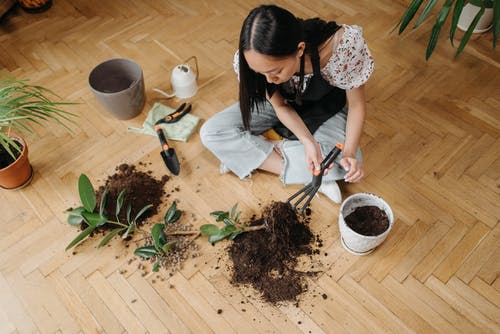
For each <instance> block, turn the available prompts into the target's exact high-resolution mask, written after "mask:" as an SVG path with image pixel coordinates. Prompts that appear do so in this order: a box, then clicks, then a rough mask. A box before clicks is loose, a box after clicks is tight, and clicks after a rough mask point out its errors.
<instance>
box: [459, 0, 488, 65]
mask: <svg viewBox="0 0 500 334" xmlns="http://www.w3.org/2000/svg"><path fill="white" fill-rule="evenodd" d="M483 14H484V7H481V9H480V10H479V12H477V14H476V16H474V20H472V22H471V24H470V26H469V28H468V29H467V31H466V32H465V35H464V37H462V40H461V41H460V45H459V46H458V49H457V52H456V53H455V57H457V56H458V55H459V54H460V53H461V52H462V51H463V49H464V48H465V45H466V44H467V42H468V41H469V38H470V36H471V35H472V32H473V31H474V29H476V26H477V23H478V22H479V19H480V18H481V16H482V15H483Z"/></svg>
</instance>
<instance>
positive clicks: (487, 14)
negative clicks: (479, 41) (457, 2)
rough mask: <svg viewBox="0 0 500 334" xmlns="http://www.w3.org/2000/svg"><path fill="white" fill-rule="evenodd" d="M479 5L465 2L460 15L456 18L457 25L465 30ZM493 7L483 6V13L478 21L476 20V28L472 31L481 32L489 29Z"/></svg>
mask: <svg viewBox="0 0 500 334" xmlns="http://www.w3.org/2000/svg"><path fill="white" fill-rule="evenodd" d="M480 9H481V7H478V6H476V5H473V4H470V3H468V4H466V5H465V6H464V9H463V10H462V13H461V14H460V17H459V18H458V23H457V27H458V28H459V29H460V30H462V31H467V29H468V28H469V26H470V24H471V23H472V20H474V17H475V16H476V14H477V13H478V12H479V10H480ZM492 23H493V8H485V10H484V14H483V15H482V16H481V18H480V19H479V21H478V22H477V25H476V28H475V29H474V30H473V31H472V32H474V33H482V32H486V31H488V30H490V29H491V27H492V26H493V24H492Z"/></svg>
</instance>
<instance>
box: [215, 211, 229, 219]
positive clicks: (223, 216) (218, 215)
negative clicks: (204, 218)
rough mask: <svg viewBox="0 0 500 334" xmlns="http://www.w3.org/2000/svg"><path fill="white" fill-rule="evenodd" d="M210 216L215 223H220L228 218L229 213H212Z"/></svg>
mask: <svg viewBox="0 0 500 334" xmlns="http://www.w3.org/2000/svg"><path fill="white" fill-rule="evenodd" d="M210 215H211V216H214V217H215V221H216V222H221V221H223V220H224V218H229V212H227V211H214V212H211V213H210Z"/></svg>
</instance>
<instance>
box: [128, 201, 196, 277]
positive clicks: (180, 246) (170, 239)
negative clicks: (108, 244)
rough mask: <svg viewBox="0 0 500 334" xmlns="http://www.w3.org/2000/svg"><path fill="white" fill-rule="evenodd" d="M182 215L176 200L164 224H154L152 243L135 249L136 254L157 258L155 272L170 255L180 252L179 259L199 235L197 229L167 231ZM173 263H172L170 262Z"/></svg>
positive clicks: (150, 239)
mask: <svg viewBox="0 0 500 334" xmlns="http://www.w3.org/2000/svg"><path fill="white" fill-rule="evenodd" d="M181 215H182V211H181V210H178V209H177V204H176V203H175V202H174V203H173V204H172V205H171V206H170V208H169V209H168V210H167V212H166V213H165V216H164V218H163V221H164V223H163V224H160V223H158V224H154V225H153V227H152V228H151V235H150V237H148V239H149V241H150V243H152V244H147V245H145V246H142V247H139V248H137V249H136V250H135V251H134V254H135V255H137V256H139V257H142V258H144V259H151V260H155V264H154V265H153V269H152V271H153V272H157V271H158V270H159V269H160V267H161V266H162V263H163V264H166V263H168V261H169V260H170V259H169V256H170V255H175V254H174V253H176V252H177V253H178V255H179V256H177V260H179V258H180V256H181V255H180V254H181V253H183V251H186V250H187V247H188V246H189V245H190V244H191V242H193V241H194V240H195V239H196V238H197V237H198V236H199V233H198V232H197V231H167V229H168V228H169V227H171V226H172V224H174V223H175V222H177V221H178V220H179V219H180V217H181ZM187 235H194V236H193V237H191V238H190V239H189V240H185V239H184V240H182V239H181V237H182V236H187ZM168 264H171V263H168Z"/></svg>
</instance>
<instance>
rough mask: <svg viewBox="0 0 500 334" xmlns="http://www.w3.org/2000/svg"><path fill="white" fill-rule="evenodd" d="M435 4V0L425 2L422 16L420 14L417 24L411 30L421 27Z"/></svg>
mask: <svg viewBox="0 0 500 334" xmlns="http://www.w3.org/2000/svg"><path fill="white" fill-rule="evenodd" d="M436 3H437V0H428V1H427V4H426V5H425V7H424V10H423V11H422V14H420V17H419V18H418V20H417V22H416V23H415V25H414V26H413V29H416V28H418V26H419V25H421V24H422V22H424V20H425V19H426V18H427V16H428V15H429V13H430V12H431V11H432V9H433V8H434V6H436Z"/></svg>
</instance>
